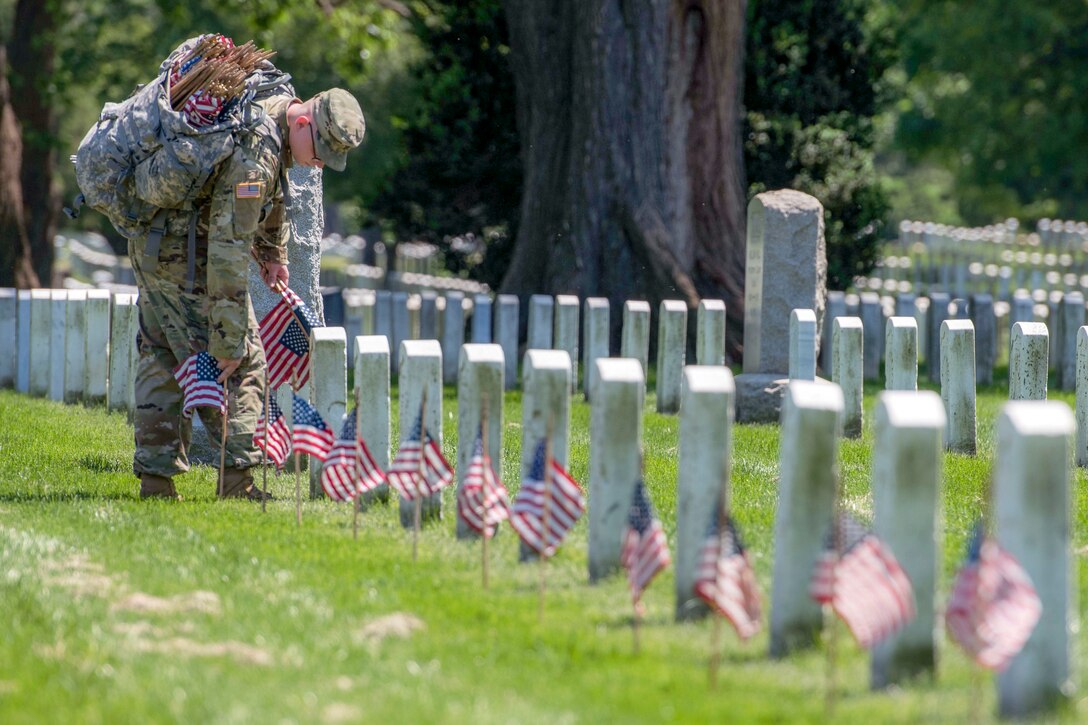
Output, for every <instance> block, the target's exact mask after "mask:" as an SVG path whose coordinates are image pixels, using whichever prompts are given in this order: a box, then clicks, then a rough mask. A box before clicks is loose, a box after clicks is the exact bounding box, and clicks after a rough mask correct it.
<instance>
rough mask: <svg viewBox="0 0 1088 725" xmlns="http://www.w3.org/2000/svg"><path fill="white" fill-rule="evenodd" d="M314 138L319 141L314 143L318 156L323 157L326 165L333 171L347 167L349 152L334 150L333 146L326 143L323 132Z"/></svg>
mask: <svg viewBox="0 0 1088 725" xmlns="http://www.w3.org/2000/svg"><path fill="white" fill-rule="evenodd" d="M314 140H315V141H316V142H317V143H316V144H314V145H315V146H316V147H317V157H318V158H319V159H321V161H322V163H324V164H325V166H327V167H329V168H330V169H332V170H333V171H343V170H344V169H345V168H347V165H348V154H347V152H346V151H333V149H332V147H331V146H329V145H328V144H327V143H325V139H323V138H322V137H321V134H317V136H316V137H315V138H314Z"/></svg>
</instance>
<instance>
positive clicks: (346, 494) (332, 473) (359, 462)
mask: <svg viewBox="0 0 1088 725" xmlns="http://www.w3.org/2000/svg"><path fill="white" fill-rule="evenodd" d="M355 414H356V411H354V410H353V411H351V412H350V413H347V414H346V415H345V416H344V424H343V426H342V427H341V428H340V435H339V436H338V437H337V438H336V442H335V443H333V446H332V450H330V451H329V457H328V458H326V459H325V465H324V466H322V467H321V487H322V488H323V489H325V493H326V494H327V495H328V497H329V498H331V499H332V500H333V501H351V500H352V499H353V498H355V495H356V494H358V493H363V492H364V491H370V490H372V489H374V488H375V487H376V486H377V485H378V484H380V483H381V482H382V481H384V480H385V473H383V472H382V469H380V468H378V464H377V463H375V462H374V457H373V456H371V455H370V450H369V449H368V448H367V447H366V443H365V442H364V441H363V439H362V438H359V437H358V436H357V435H356V434H355Z"/></svg>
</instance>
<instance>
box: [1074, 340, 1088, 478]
mask: <svg viewBox="0 0 1088 725" xmlns="http://www.w3.org/2000/svg"><path fill="white" fill-rule="evenodd" d="M1076 410H1077V440H1076V447H1075V449H1074V460H1075V461H1076V464H1077V465H1078V466H1081V467H1086V466H1088V327H1081V328H1080V329H1079V330H1077V409H1076Z"/></svg>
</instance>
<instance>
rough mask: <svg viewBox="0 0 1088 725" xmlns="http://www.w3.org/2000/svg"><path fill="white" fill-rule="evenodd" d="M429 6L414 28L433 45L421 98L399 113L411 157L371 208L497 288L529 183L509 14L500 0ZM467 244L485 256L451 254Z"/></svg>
mask: <svg viewBox="0 0 1088 725" xmlns="http://www.w3.org/2000/svg"><path fill="white" fill-rule="evenodd" d="M430 5H431V7H432V10H433V15H431V16H429V17H427V18H421V19H419V20H417V21H416V22H415V24H414V30H415V32H416V34H417V35H418V37H419V41H420V43H421V44H422V45H423V46H424V47H425V48H426V49H427V53H426V55H425V57H424V58H422V59H421V60H420V61H419V62H418V63H417V64H416V65H415V66H414V68H413V72H414V75H415V79H416V84H417V87H418V89H419V102H418V104H417V105H416V107H415V108H414V109H412V111H411V113H410V114H408V115H407V116H406V117H405V118H400V119H397V122H398V123H399V124H401V125H402V126H403V128H404V141H405V149H406V158H405V160H404V163H403V165H402V166H401V167H400V168H399V169H398V170H397V172H396V173H395V174H394V175H393V176H392V178H390V180H389V184H388V185H387V186H386V188H385V190H384V191H383V192H382V193H381V194H380V195H379V196H378V198H377V199H376V200H375V203H374V205H373V207H372V211H373V212H374V214H376V215H378V216H380V217H383V218H384V219H385V220H386V221H388V222H391V223H392V227H393V231H394V234H395V236H396V237H398V238H399V239H423V240H426V241H429V242H432V243H434V244H437V245H439V246H440V247H442V248H443V249H445V250H446V251H447V253H446V255H445V259H446V264H447V266H448V267H449V268H450V269H452V270H453V271H455V272H460V271H462V270H466V271H468V270H471V271H472V274H473V276H474V277H476V278H477V279H481V280H482V281H485V282H487V283H488V284H491V285H492V286H497V285H498V283H499V281H500V280H501V277H502V274H503V272H504V270H505V268H506V264H505V260H506V258H508V255H509V252H510V250H511V248H512V243H513V239H514V236H515V235H516V228H517V219H518V210H519V205H520V202H521V185H522V184H521V158H520V151H519V142H518V135H517V127H516V124H515V108H514V101H515V92H514V82H513V75H512V73H511V71H510V68H509V58H508V56H509V52H510V49H509V46H508V45H507V30H506V19H505V15H504V14H503V11H502V3H501V2H500V0H476V1H475V2H467V3H466V2H434V3H431V4H430ZM468 235H472V236H471V237H469V236H468ZM466 242H467V244H466ZM484 244H486V247H487V253H486V256H484V255H482V254H481V253H480V250H481V248H482V247H483V246H484ZM462 246H469V247H471V248H475V249H476V253H475V254H466V253H464V252H463V251H457V252H455V253H451V252H454V250H457V249H458V248H459V247H462ZM451 247H452V249H451ZM477 265H479V266H477Z"/></svg>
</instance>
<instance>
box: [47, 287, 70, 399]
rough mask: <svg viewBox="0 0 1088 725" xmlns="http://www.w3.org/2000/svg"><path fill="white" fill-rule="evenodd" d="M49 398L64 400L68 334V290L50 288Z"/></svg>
mask: <svg viewBox="0 0 1088 725" xmlns="http://www.w3.org/2000/svg"><path fill="white" fill-rule="evenodd" d="M49 309H50V312H49V314H50V318H49V323H50V330H51V332H50V338H49V345H50V347H51V348H52V350H51V351H50V353H49V399H50V400H64V380H65V375H64V370H65V363H66V362H67V360H66V354H65V353H66V351H67V336H68V291H67V290H58V289H55V290H50V304H49Z"/></svg>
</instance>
